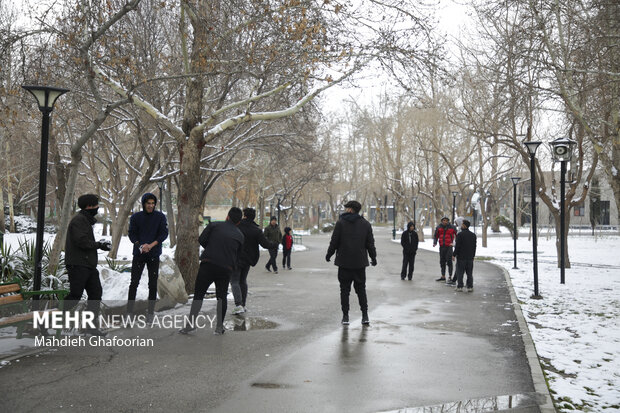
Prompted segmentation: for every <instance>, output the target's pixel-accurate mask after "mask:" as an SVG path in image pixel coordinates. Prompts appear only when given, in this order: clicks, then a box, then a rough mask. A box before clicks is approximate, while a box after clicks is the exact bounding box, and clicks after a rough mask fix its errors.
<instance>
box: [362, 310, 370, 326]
mask: <svg viewBox="0 0 620 413" xmlns="http://www.w3.org/2000/svg"><path fill="white" fill-rule="evenodd" d="M362 324H364V325H368V324H370V320H369V319H368V313H362Z"/></svg>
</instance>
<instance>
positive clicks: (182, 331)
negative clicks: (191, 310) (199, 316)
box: [179, 325, 196, 334]
mask: <svg viewBox="0 0 620 413" xmlns="http://www.w3.org/2000/svg"><path fill="white" fill-rule="evenodd" d="M195 330H196V327H192V326H190V325H186V326H185V327H183V328H182V329H180V330H179V334H189V333H191V332H192V331H195Z"/></svg>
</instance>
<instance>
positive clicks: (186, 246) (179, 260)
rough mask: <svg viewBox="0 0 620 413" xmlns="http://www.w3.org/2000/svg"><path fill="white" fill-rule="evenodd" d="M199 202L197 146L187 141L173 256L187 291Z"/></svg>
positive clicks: (194, 261) (194, 264)
mask: <svg viewBox="0 0 620 413" xmlns="http://www.w3.org/2000/svg"><path fill="white" fill-rule="evenodd" d="M201 204H202V184H201V182H200V148H199V146H197V145H195V144H194V145H192V144H191V143H190V144H187V145H186V146H185V147H184V148H183V160H182V165H181V174H180V175H179V196H178V211H179V212H178V221H177V248H176V251H175V257H174V258H175V261H176V264H177V266H178V267H179V271H180V272H181V275H182V276H183V280H184V281H185V290H186V291H187V292H188V293H192V292H193V291H194V284H195V283H196V275H197V273H198V265H199V258H198V250H199V246H198V235H199V231H198V230H199V222H198V216H199V213H200V206H201Z"/></svg>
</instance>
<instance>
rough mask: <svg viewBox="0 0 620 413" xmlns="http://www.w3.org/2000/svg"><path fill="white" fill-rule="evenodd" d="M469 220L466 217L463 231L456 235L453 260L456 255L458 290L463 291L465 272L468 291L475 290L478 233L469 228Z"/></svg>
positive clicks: (462, 227) (462, 225) (462, 226)
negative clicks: (475, 258)
mask: <svg viewBox="0 0 620 413" xmlns="http://www.w3.org/2000/svg"><path fill="white" fill-rule="evenodd" d="M469 225H470V223H469V221H468V220H466V219H464V220H463V223H462V224H461V232H459V233H458V235H457V236H456V246H455V247H454V253H453V254H452V260H454V258H455V257H456V259H457V261H456V280H457V283H458V284H457V286H456V291H463V273H464V272H465V273H467V292H469V293H471V292H472V291H474V274H473V271H474V257H475V256H476V234H474V233H473V232H471V231H470V230H469Z"/></svg>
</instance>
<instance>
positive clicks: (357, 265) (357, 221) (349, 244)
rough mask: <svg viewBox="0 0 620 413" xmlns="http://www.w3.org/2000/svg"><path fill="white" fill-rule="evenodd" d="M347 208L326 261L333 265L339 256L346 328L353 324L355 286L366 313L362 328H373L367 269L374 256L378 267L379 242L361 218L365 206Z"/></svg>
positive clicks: (333, 234)
mask: <svg viewBox="0 0 620 413" xmlns="http://www.w3.org/2000/svg"><path fill="white" fill-rule="evenodd" d="M344 207H345V211H346V212H345V213H344V214H342V215H341V216H340V219H339V220H338V222H337V223H336V226H335V227H334V232H333V233H332V238H331V241H330V243H329V248H328V249H327V255H326V256H325V260H326V261H328V262H329V260H330V259H331V257H332V255H334V253H336V261H335V262H334V263H335V264H336V265H337V266H338V281H339V282H340V306H341V308H342V324H344V325H347V324H349V293H350V292H351V283H353V287H354V288H355V292H356V293H357V298H358V300H359V303H360V309H361V310H362V324H370V321H369V320H368V299H367V297H366V267H367V266H368V256H370V259H371V264H372V266H375V265H377V250H376V249H375V239H374V237H373V235H372V227H371V226H370V223H369V222H368V221H366V220H365V219H364V218H363V217H362V216H361V215H359V212H360V210H361V209H362V205H361V204H360V203H359V202H357V201H349V202H347V203H346V204H345V205H344Z"/></svg>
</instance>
